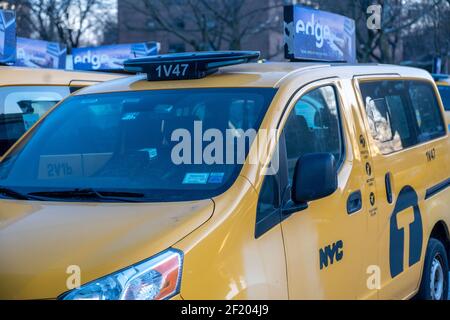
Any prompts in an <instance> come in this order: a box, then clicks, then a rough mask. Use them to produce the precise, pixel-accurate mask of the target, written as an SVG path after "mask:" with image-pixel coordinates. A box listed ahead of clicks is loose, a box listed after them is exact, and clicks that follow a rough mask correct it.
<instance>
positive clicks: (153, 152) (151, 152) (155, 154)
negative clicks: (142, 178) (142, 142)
mask: <svg viewBox="0 0 450 320" xmlns="http://www.w3.org/2000/svg"><path fill="white" fill-rule="evenodd" d="M141 151H143V152H147V153H148V157H149V159H150V160H153V159H155V158H156V157H158V149H155V148H145V149H141Z"/></svg>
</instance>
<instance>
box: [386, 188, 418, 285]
mask: <svg viewBox="0 0 450 320" xmlns="http://www.w3.org/2000/svg"><path fill="white" fill-rule="evenodd" d="M407 209H411V210H412V212H413V214H411V213H412V212H411V210H407ZM390 231H391V232H390V246H389V262H390V269H391V277H392V278H395V277H397V276H398V275H399V274H401V273H402V272H403V271H404V269H405V262H404V261H405V260H407V261H408V266H409V267H411V266H413V265H415V264H416V263H418V262H419V261H420V257H421V254H422V243H423V226H422V216H421V214H420V209H419V200H418V196H417V193H416V192H415V191H414V189H413V188H412V187H410V186H406V187H404V188H403V189H402V191H401V192H400V194H399V196H398V199H397V203H396V205H395V208H394V212H393V213H392V216H391V221H390ZM407 238H409V248H406V241H405V239H407ZM405 252H407V253H408V256H407V257H405Z"/></svg>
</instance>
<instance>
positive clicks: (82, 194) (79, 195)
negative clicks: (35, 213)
mask: <svg viewBox="0 0 450 320" xmlns="http://www.w3.org/2000/svg"><path fill="white" fill-rule="evenodd" d="M28 196H32V197H45V198H52V199H94V200H105V201H119V202H142V200H143V198H144V194H143V193H135V192H121V191H98V190H95V189H91V188H87V189H73V190H67V191H41V192H32V193H29V194H28Z"/></svg>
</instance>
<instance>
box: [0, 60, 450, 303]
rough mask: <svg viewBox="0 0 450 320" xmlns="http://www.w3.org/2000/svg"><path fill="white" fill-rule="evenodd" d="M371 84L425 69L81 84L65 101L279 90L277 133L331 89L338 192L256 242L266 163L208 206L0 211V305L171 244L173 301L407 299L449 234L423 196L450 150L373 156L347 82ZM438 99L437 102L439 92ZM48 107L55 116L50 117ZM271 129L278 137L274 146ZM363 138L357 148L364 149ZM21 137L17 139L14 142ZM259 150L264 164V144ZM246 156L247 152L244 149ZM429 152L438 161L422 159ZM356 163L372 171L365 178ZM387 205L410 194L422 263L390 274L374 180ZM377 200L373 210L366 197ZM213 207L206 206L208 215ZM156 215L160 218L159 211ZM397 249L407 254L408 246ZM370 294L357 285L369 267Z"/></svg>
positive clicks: (259, 69)
mask: <svg viewBox="0 0 450 320" xmlns="http://www.w3.org/2000/svg"><path fill="white" fill-rule="evenodd" d="M373 77H376V78H378V79H418V80H421V81H426V82H428V83H430V84H432V85H433V87H434V89H435V90H437V88H436V86H435V85H434V83H433V81H432V78H431V76H430V75H429V74H428V73H426V72H425V71H420V70H418V69H413V68H405V67H397V66H383V65H373V66H364V65H361V66H346V65H329V64H307V63H306V64H301V63H285V64H255V65H242V66H236V67H227V68H223V69H222V71H220V72H219V73H217V74H214V75H211V76H208V77H207V78H204V79H200V80H188V81H186V80H185V81H161V82H148V81H147V80H146V79H145V77H143V76H137V77H130V78H125V79H119V80H115V81H111V82H107V83H103V84H100V85H98V86H95V87H89V88H86V89H84V90H83V91H82V92H77V93H75V95H83V94H91V93H92V94H93V93H105V94H107V93H111V92H124V91H141V90H158V89H175V88H210V87H220V88H227V87H269V88H276V89H277V90H278V91H277V93H276V95H275V97H274V99H273V101H272V103H271V105H270V107H269V109H268V111H267V113H266V115H265V118H264V120H263V122H262V125H261V127H260V129H268V130H270V129H282V128H283V127H284V124H285V123H286V121H287V117H288V115H289V112H290V111H291V110H293V108H294V106H295V102H296V101H298V99H300V98H301V97H302V96H303V95H305V94H306V93H307V92H309V91H310V90H312V89H314V88H317V87H319V86H323V85H332V86H334V87H335V88H336V89H337V93H338V96H339V100H340V101H339V105H340V112H341V124H342V131H343V136H344V140H345V147H346V152H345V160H344V163H343V164H342V166H341V168H340V170H339V185H338V190H337V191H336V192H335V193H334V194H333V195H331V196H329V197H327V198H325V199H322V200H318V201H315V202H312V203H310V204H309V207H308V208H307V209H305V210H303V211H301V212H297V213H295V214H293V215H291V216H290V217H287V218H286V219H284V220H283V221H281V222H280V223H279V224H278V225H276V226H274V227H273V228H272V229H270V231H268V232H266V233H265V234H263V235H262V236H261V237H259V238H255V221H256V210H257V204H258V195H259V193H260V191H261V188H262V185H263V181H264V173H265V171H266V168H265V166H264V165H252V164H250V163H249V162H248V160H247V162H246V163H245V164H244V166H243V168H242V170H241V173H240V175H239V177H238V178H237V179H236V181H235V182H234V184H233V185H232V186H231V187H230V188H229V189H228V190H227V191H226V192H224V193H223V194H222V195H220V196H217V197H214V198H213V199H212V201H210V200H205V201H199V202H193V203H173V204H172V203H164V204H163V203H161V204H129V205H128V204H127V205H109V204H101V203H100V204H86V203H71V204H67V203H63V202H58V203H46V202H43V203H33V202H26V201H25V202H24V201H6V200H1V201H0V218H1V220H0V298H5V299H11V298H14V299H30V298H56V297H57V296H58V295H59V294H62V293H64V291H66V290H64V286H65V281H66V279H67V274H66V268H67V266H68V265H80V264H82V265H83V267H84V268H86V269H87V270H88V271H86V272H87V274H86V275H85V276H83V278H82V279H83V280H82V282H83V283H86V282H88V281H91V280H94V279H96V278H99V277H101V276H105V275H108V274H111V273H112V272H115V271H117V270H119V269H121V268H123V267H126V266H131V265H133V264H134V263H137V262H139V261H142V260H144V259H147V258H149V257H152V256H153V255H155V254H158V253H159V252H161V251H162V250H164V249H166V248H169V247H173V248H176V249H179V250H181V251H182V252H183V253H184V260H183V271H182V280H181V290H180V294H179V295H178V296H177V298H183V299H188V300H189V299H288V298H289V299H407V298H410V297H412V296H413V295H414V294H415V293H417V291H418V288H419V284H420V281H421V271H422V269H423V265H424V256H425V250H426V247H427V242H428V239H429V238H430V235H431V232H432V230H433V228H434V227H435V226H436V224H438V223H443V224H445V226H446V227H447V228H448V227H449V226H450V201H449V199H450V188H446V189H444V190H441V192H438V193H436V194H433V195H432V196H431V197H428V198H427V199H426V200H425V198H426V196H427V191H428V192H429V190H430V188H432V187H433V186H435V185H436V184H439V183H440V182H442V181H444V180H446V179H448V178H450V139H448V131H447V134H446V136H445V137H443V138H439V139H436V140H433V141H431V142H428V143H425V144H422V145H418V146H415V147H412V148H410V149H405V150H403V151H400V152H397V153H393V154H391V155H388V156H386V155H383V154H381V153H380V151H379V150H378V149H377V148H376V146H375V144H374V142H373V141H372V138H371V136H370V133H369V131H368V124H367V119H366V115H365V111H364V109H365V108H364V105H363V101H362V100H361V97H360V94H359V90H358V85H359V83H360V82H361V81H368V80H370V79H372V78H373ZM436 92H437V91H436ZM56 108H58V107H56ZM280 134H281V130H279V131H278V136H277V138H279V137H280ZM361 138H364V140H365V141H367V144H365V143H364V145H362V144H361ZM22 139H23V138H22ZM263 141H264V142H263V143H262V145H259V146H258V147H259V148H261V149H262V150H265V151H267V152H266V153H265V155H264V156H262V158H261V159H260V160H261V163H262V164H268V163H269V162H270V161H271V158H272V154H273V152H274V150H275V144H276V143H275V142H276V141H275V142H274V141H271V142H267V141H265V140H263ZM251 148H252V149H251V150H250V153H252V151H253V149H254V148H256V146H255V145H254V144H253V145H252V147H251ZM431 149H433V150H434V151H435V154H436V159H435V160H434V161H432V162H430V161H427V158H426V153H427V152H428V151H429V150H431ZM367 163H370V164H371V166H372V168H373V173H372V174H371V176H368V175H367ZM387 172H391V173H392V175H393V194H394V204H395V200H396V199H395V196H396V195H398V194H399V193H400V191H401V190H402V188H403V187H404V186H407V185H409V186H412V187H414V188H415V190H417V192H418V196H419V199H420V201H419V204H418V206H419V208H420V211H421V215H422V219H423V246H422V255H421V260H420V262H419V263H417V264H415V265H414V266H412V267H409V266H406V268H405V272H403V273H402V274H401V275H400V276H399V277H395V278H392V277H391V275H390V274H389V223H390V218H391V216H392V210H393V204H389V203H387V201H386V195H385V192H386V190H385V188H384V185H385V174H386V173H387ZM358 190H359V191H361V193H362V201H363V203H362V208H361V209H360V210H359V211H358V212H356V213H355V214H351V215H349V214H348V213H347V207H346V206H347V199H348V197H349V195H350V194H352V193H353V192H355V191H358ZM372 193H373V194H374V195H375V198H376V199H377V201H376V204H375V205H373V206H372V205H371V204H370V201H369V199H370V196H371V194H372ZM213 204H214V205H213ZM158 213H159V214H158ZM338 240H341V241H342V242H343V243H344V250H345V251H344V252H345V254H344V258H343V259H342V261H340V262H339V263H336V264H334V265H332V266H331V267H329V268H326V269H323V270H321V268H320V267H319V265H320V264H319V250H320V249H321V248H324V247H325V246H327V245H330V244H332V243H333V242H336V241H338ZM405 245H406V247H409V243H408V241H406V244H405ZM373 266H375V267H379V269H380V271H381V287H380V288H376V289H374V288H370V287H368V277H369V273H368V272H369V271H370V270H372V269H371V267H373Z"/></svg>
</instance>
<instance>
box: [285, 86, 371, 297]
mask: <svg viewBox="0 0 450 320" xmlns="http://www.w3.org/2000/svg"><path fill="white" fill-rule="evenodd" d="M342 93H343V87H342V84H341V82H340V81H339V80H337V79H336V80H325V81H320V82H317V83H314V84H311V85H309V86H307V87H305V88H303V89H302V90H300V92H299V93H298V94H297V95H296V96H295V97H294V98H293V99H292V104H291V105H290V106H289V112H288V113H287V114H286V116H285V117H286V119H285V120H286V123H285V125H284V129H283V135H284V139H285V143H284V144H281V145H282V147H281V148H280V149H281V150H280V159H281V161H284V162H285V163H286V164H287V165H286V167H287V169H286V170H287V171H288V176H289V179H288V180H289V182H288V186H287V187H286V190H285V193H284V201H285V205H284V207H287V206H286V203H288V202H289V201H290V195H291V191H290V187H289V186H290V185H292V181H293V175H294V170H295V165H296V163H297V160H298V159H299V157H301V156H303V155H308V154H314V153H331V154H333V155H334V157H335V159H336V163H337V166H338V168H339V176H338V190H337V191H336V192H335V193H334V194H332V195H331V196H329V197H326V198H323V199H321V200H317V201H312V202H309V203H308V204H307V205H305V206H304V207H303V208H298V209H295V207H294V210H283V213H282V214H283V217H282V220H283V221H282V230H283V237H284V243H285V250H286V260H287V273H288V283H289V298H290V299H356V298H358V293H359V292H361V291H362V290H363V289H362V287H363V286H365V283H366V281H365V270H364V269H365V268H364V267H363V258H362V257H363V256H364V241H363V239H364V235H365V232H366V230H365V229H366V221H367V220H366V219H367V217H366V214H365V213H364V211H365V208H364V206H363V199H362V194H363V193H365V192H366V191H365V190H364V189H361V188H365V185H364V184H363V185H362V186H361V181H362V180H364V179H365V178H366V177H365V169H364V167H363V165H362V162H361V159H360V158H359V156H358V157H355V154H359V152H358V151H357V149H354V148H355V146H356V147H357V145H358V142H357V138H356V135H355V128H354V125H353V123H352V112H351V108H350V107H349V106H348V104H347V102H346V101H345V100H344V99H343V98H344V97H345V96H344V95H343V94H342ZM282 139H283V138H282ZM284 145H285V146H284ZM283 146H284V147H283ZM281 167H283V166H281ZM305 187H307V186H305ZM291 202H292V201H291ZM375 295H376V292H375Z"/></svg>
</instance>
